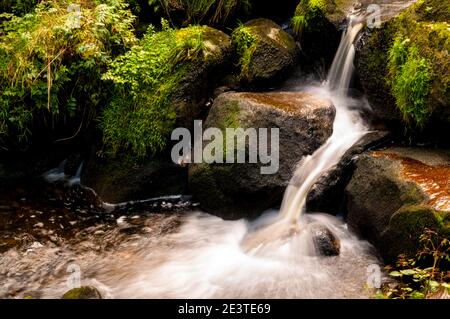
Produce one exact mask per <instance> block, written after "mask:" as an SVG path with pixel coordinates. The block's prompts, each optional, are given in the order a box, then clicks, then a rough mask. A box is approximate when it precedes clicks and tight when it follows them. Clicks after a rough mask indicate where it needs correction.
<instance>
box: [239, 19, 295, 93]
mask: <svg viewBox="0 0 450 319" xmlns="http://www.w3.org/2000/svg"><path fill="white" fill-rule="evenodd" d="M232 39H233V44H234V45H235V46H236V47H237V52H238V54H240V57H239V59H240V60H239V63H240V66H241V72H240V78H241V80H242V82H243V83H244V84H247V85H251V86H254V85H270V84H272V83H274V82H276V81H277V80H280V79H283V78H284V77H285V76H286V75H287V74H288V73H289V71H290V70H291V69H292V66H293V65H294V63H295V57H296V55H297V53H298V50H297V46H296V44H295V41H294V39H293V38H292V37H291V36H290V35H289V34H288V33H287V32H285V31H284V30H282V29H281V27H280V26H279V25H277V24H276V23H275V22H273V21H271V20H268V19H255V20H251V21H248V22H247V23H245V24H244V25H243V26H241V27H239V28H237V29H236V30H235V31H234V32H233V34H232Z"/></svg>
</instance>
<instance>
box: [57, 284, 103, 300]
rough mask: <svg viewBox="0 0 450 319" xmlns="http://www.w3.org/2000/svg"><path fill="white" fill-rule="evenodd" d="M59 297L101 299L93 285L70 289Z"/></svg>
mask: <svg viewBox="0 0 450 319" xmlns="http://www.w3.org/2000/svg"><path fill="white" fill-rule="evenodd" d="M61 299H102V295H101V294H100V292H99V291H98V290H97V288H95V287H92V286H81V287H79V288H73V289H70V290H69V291H68V292H66V293H65V294H64V295H63V296H62V298H61Z"/></svg>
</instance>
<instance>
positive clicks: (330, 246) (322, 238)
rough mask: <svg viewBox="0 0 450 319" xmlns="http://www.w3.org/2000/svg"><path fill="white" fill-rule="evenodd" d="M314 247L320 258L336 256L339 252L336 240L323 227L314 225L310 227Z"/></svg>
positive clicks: (339, 248) (337, 240)
mask: <svg viewBox="0 0 450 319" xmlns="http://www.w3.org/2000/svg"><path fill="white" fill-rule="evenodd" d="M311 231H312V233H313V239H314V245H315V246H316V250H317V251H318V252H319V254H320V255H322V256H337V255H339V253H340V250H341V243H340V241H339V239H338V238H336V236H335V235H334V234H333V233H332V232H331V230H329V229H328V228H326V227H325V226H323V225H320V224H315V225H313V226H312V227H311Z"/></svg>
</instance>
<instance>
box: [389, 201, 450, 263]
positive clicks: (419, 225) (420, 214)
mask: <svg viewBox="0 0 450 319" xmlns="http://www.w3.org/2000/svg"><path fill="white" fill-rule="evenodd" d="M444 218H448V217H446V213H443V212H440V211H436V210H434V209H432V208H431V207H429V206H427V205H405V206H403V207H401V208H400V209H399V210H398V211H397V212H395V214H394V215H392V217H391V219H390V222H389V227H388V229H387V230H386V231H385V233H384V234H383V236H382V248H381V252H382V253H383V255H384V257H385V259H386V261H388V262H393V261H395V260H396V259H397V257H398V255H400V254H406V255H408V256H414V255H415V254H416V250H417V249H418V247H419V240H420V236H421V235H422V234H423V233H424V230H425V228H429V229H432V230H434V231H437V232H438V233H439V234H441V235H446V234H447V235H448V228H447V226H446V225H445V224H444V222H443V221H444Z"/></svg>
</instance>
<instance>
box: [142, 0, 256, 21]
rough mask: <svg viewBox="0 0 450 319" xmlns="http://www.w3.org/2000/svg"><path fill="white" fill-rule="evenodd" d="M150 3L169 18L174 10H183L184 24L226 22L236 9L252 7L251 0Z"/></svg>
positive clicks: (158, 0) (172, 0)
mask: <svg viewBox="0 0 450 319" xmlns="http://www.w3.org/2000/svg"><path fill="white" fill-rule="evenodd" d="M149 4H150V6H151V7H153V9H154V10H155V12H162V13H164V15H165V16H166V17H167V18H169V19H170V17H171V15H172V13H173V12H182V13H183V15H184V17H183V24H184V25H189V24H191V23H202V22H206V23H208V24H212V25H214V24H218V23H225V22H226V21H227V20H228V19H229V18H230V17H231V16H232V15H233V14H234V13H235V12H236V11H238V10H243V11H248V10H249V9H250V0H149Z"/></svg>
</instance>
